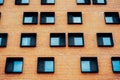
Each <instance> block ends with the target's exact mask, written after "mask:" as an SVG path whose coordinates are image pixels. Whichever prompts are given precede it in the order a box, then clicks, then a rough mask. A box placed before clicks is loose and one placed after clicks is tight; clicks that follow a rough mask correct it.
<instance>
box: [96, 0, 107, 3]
mask: <svg viewBox="0 0 120 80" xmlns="http://www.w3.org/2000/svg"><path fill="white" fill-rule="evenodd" d="M97 3H105V2H104V0H97Z"/></svg>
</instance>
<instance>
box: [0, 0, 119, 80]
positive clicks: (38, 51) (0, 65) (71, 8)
mask: <svg viewBox="0 0 120 80" xmlns="http://www.w3.org/2000/svg"><path fill="white" fill-rule="evenodd" d="M14 1H15V0H4V5H1V6H0V12H1V13H2V15H1V19H0V33H8V43H7V47H6V48H0V80H120V74H115V73H113V72H112V67H111V57H112V56H120V37H119V35H120V25H106V24H105V22H104V12H119V14H120V0H107V5H93V4H91V5H76V1H75V0H56V3H55V5H40V0H30V4H29V5H19V6H18V5H15V2H14ZM32 11H33V12H39V16H38V24H37V25H23V24H22V19H23V12H32ZM40 12H55V17H56V18H55V24H54V25H40V24H39V22H40ZM67 12H82V17H83V24H81V25H68V24H67ZM54 32H55V33H57V32H58V33H59V32H60V33H62V32H63V33H66V42H67V43H66V45H68V40H67V39H68V33H70V32H83V33H84V40H85V46H84V47H68V46H66V47H62V48H61V47H57V48H56V47H54V48H53V47H52V48H51V47H49V38H50V37H49V36H50V33H54ZM98 32H110V33H112V34H113V39H114V44H115V45H114V47H106V48H104V47H103V48H100V47H97V40H96V33H98ZM21 33H37V46H36V47H35V48H20V36H21ZM6 57H23V58H24V67H23V73H22V74H5V72H4V69H5V61H6ZM37 57H55V73H53V74H38V73H37ZM80 57H97V58H98V65H99V72H98V73H81V71H80Z"/></svg>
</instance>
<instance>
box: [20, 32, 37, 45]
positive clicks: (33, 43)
mask: <svg viewBox="0 0 120 80" xmlns="http://www.w3.org/2000/svg"><path fill="white" fill-rule="evenodd" d="M23 37H29V38H31V39H32V41H30V45H22V38H23ZM36 42H37V34H36V33H21V40H20V47H36Z"/></svg>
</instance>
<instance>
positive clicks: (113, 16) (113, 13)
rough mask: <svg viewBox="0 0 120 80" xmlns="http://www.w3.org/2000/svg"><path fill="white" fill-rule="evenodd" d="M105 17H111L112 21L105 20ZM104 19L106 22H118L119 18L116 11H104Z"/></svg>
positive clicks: (119, 22)
mask: <svg viewBox="0 0 120 80" xmlns="http://www.w3.org/2000/svg"><path fill="white" fill-rule="evenodd" d="M106 17H112V18H113V23H108V22H106ZM104 20H105V23H106V24H120V18H119V13H118V12H104Z"/></svg>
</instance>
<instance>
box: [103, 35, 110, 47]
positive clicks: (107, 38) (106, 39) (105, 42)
mask: <svg viewBox="0 0 120 80" xmlns="http://www.w3.org/2000/svg"><path fill="white" fill-rule="evenodd" d="M103 45H111V39H110V37H103Z"/></svg>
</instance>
